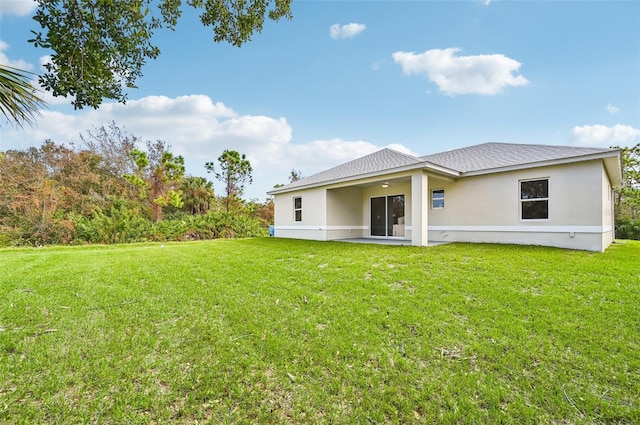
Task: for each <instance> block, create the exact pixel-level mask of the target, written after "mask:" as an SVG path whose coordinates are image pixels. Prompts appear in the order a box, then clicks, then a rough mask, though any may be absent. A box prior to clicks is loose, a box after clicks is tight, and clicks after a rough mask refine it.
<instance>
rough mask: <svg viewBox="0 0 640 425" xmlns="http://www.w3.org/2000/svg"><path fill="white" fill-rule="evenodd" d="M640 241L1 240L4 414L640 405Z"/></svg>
mask: <svg viewBox="0 0 640 425" xmlns="http://www.w3.org/2000/svg"><path fill="white" fill-rule="evenodd" d="M639 306H640V242H631V241H629V242H626V243H622V244H615V245H612V246H611V247H610V248H609V249H608V250H607V251H606V252H605V253H603V254H600V253H588V252H577V251H568V250H560V249H551V248H541V247H521V246H499V245H466V244H450V245H442V246H437V247H430V248H416V247H398V246H383V245H361V244H347V243H339V242H336V243H331V242H311V241H292V240H283V239H273V238H262V239H247V240H217V241H208V242H194V243H172V244H164V245H160V244H145V245H128V246H91V247H61V248H41V249H5V250H0V423H8V424H22V423H24V424H36V423H37V424H40V423H56V424H62V423H64V424H74V423H97V424H115V423H127V424H129V423H132V424H154V423H155V424H164V423H177V424H196V423H214V424H219V423H358V424H360V423H362V424H380V423H383V424H384V423H436V422H437V423H444V424H448V423H461V424H467V423H532V424H533V423H535V424H537V423H553V424H574V423H575V424H581V423H585V424H590V423H638V422H640V307H639Z"/></svg>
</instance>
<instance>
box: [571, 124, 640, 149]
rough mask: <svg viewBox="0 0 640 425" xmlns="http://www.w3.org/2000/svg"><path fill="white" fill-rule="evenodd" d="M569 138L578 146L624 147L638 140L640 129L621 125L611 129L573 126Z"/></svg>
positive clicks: (597, 125)
mask: <svg viewBox="0 0 640 425" xmlns="http://www.w3.org/2000/svg"><path fill="white" fill-rule="evenodd" d="M571 138H572V139H573V141H574V142H575V143H576V144H580V145H590V146H598V145H599V146H612V145H625V144H629V143H634V141H635V140H637V139H638V138H640V129H637V128H633V127H631V126H630V125H622V124H616V125H614V126H613V127H607V126H605V125H599V124H596V125H583V126H575V127H573V129H571Z"/></svg>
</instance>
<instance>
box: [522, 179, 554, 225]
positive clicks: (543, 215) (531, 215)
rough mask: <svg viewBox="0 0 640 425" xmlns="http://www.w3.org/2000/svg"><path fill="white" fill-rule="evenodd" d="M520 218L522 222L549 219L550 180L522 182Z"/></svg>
mask: <svg viewBox="0 0 640 425" xmlns="http://www.w3.org/2000/svg"><path fill="white" fill-rule="evenodd" d="M520 217H521V218H522V220H547V219H548V218H549V179H537V180H521V181H520Z"/></svg>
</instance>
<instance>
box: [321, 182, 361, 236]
mask: <svg viewBox="0 0 640 425" xmlns="http://www.w3.org/2000/svg"><path fill="white" fill-rule="evenodd" d="M361 199H362V188H360V187H343V188H338V189H329V190H327V210H326V211H327V239H328V240H332V239H346V238H362V237H364V235H365V230H366V229H367V227H366V226H365V225H363V222H362V202H361V201H360V200H361Z"/></svg>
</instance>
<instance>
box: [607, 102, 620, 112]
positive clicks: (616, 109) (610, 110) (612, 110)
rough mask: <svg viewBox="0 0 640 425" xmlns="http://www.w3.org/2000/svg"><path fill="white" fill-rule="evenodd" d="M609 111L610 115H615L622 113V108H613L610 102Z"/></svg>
mask: <svg viewBox="0 0 640 425" xmlns="http://www.w3.org/2000/svg"><path fill="white" fill-rule="evenodd" d="M607 111H609V113H610V114H611V115H613V114H617V113H618V112H620V108H618V107H617V106H613V105H612V104H611V102H609V104H608V105H607Z"/></svg>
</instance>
